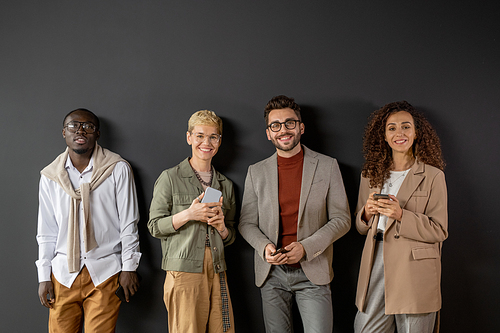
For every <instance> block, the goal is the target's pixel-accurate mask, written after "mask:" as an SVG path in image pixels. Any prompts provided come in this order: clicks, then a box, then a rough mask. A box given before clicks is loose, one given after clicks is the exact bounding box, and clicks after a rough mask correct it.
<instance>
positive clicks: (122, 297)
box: [115, 272, 142, 303]
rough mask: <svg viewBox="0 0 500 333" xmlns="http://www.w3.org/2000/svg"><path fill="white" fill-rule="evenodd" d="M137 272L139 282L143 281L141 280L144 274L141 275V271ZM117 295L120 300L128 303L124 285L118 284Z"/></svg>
mask: <svg viewBox="0 0 500 333" xmlns="http://www.w3.org/2000/svg"><path fill="white" fill-rule="evenodd" d="M136 274H137V278H138V279H139V282H141V280H142V276H141V275H140V274H139V273H137V272H136ZM115 295H116V297H118V298H119V299H120V301H122V302H123V303H126V302H127V300H126V299H125V292H124V291H123V287H122V286H120V285H119V286H118V288H117V289H116V291H115Z"/></svg>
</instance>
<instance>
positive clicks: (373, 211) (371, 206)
mask: <svg viewBox="0 0 500 333" xmlns="http://www.w3.org/2000/svg"><path fill="white" fill-rule="evenodd" d="M375 193H377V192H372V193H370V195H369V196H368V199H367V200H366V203H365V209H364V213H363V218H362V220H363V221H365V222H368V221H370V219H371V218H372V216H373V215H377V214H378V213H379V211H378V209H379V205H378V200H375V199H373V195H374V194H375Z"/></svg>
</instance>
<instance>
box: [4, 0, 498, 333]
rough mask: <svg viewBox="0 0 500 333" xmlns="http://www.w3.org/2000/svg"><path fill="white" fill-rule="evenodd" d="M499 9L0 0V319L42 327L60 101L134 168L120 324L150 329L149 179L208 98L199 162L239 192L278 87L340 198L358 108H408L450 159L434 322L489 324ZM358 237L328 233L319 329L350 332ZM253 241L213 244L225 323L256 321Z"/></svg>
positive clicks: (353, 155)
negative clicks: (222, 248) (328, 162)
mask: <svg viewBox="0 0 500 333" xmlns="http://www.w3.org/2000/svg"><path fill="white" fill-rule="evenodd" d="M499 14H500V13H499V11H498V5H497V1H480V2H477V1H476V2H474V3H472V2H470V4H467V3H464V2H463V1H461V2H459V1H439V0H438V1H432V2H431V1H425V2H423V1H414V2H410V1H395V0H384V1H346V2H340V1H277V0H273V1H269V0H267V1H246V2H244V1H152V0H145V1H131V0H120V1H84V2H73V1H34V0H29V1H9V0H4V1H2V3H1V4H0V112H1V118H0V151H1V152H2V155H3V156H2V160H1V172H0V177H1V184H2V191H1V192H0V205H1V216H2V218H1V228H2V232H0V252H1V258H2V259H1V260H2V261H1V270H2V273H1V283H0V285H1V295H2V298H3V302H2V306H1V309H2V310H1V311H0V322H1V323H2V331H5V332H44V331H46V325H47V317H48V311H47V310H46V309H45V308H43V307H42V306H41V305H40V304H39V301H38V299H37V276H36V268H35V265H34V261H35V260H36V259H37V244H36V241H35V234H36V217H37V205H38V197H37V191H38V180H39V170H41V169H42V168H43V167H44V166H45V165H47V164H48V163H49V162H51V161H52V160H53V159H54V158H55V156H56V155H57V154H59V153H60V152H62V151H63V149H64V148H65V144H64V140H63V139H62V137H61V127H62V126H61V122H62V118H63V116H64V115H65V114H66V113H67V112H68V111H70V110H73V109H75V108H77V107H85V108H89V109H91V110H93V111H94V112H95V113H97V114H98V115H99V116H101V118H102V122H103V126H102V131H101V132H102V136H101V140H100V143H101V145H103V146H104V147H107V148H109V149H111V150H113V151H116V152H118V153H120V154H121V155H122V156H123V157H125V158H126V159H128V160H129V161H130V162H131V164H132V165H133V167H134V171H135V175H136V179H137V190H138V194H139V197H140V208H141V216H142V218H141V221H140V232H141V244H142V252H143V254H144V256H143V259H142V261H141V265H140V268H139V271H140V272H141V274H142V275H143V286H142V288H141V291H140V293H139V294H138V295H137V296H136V297H134V300H133V302H131V303H130V304H126V305H124V306H123V307H122V310H121V314H120V319H119V323H118V332H161V331H166V311H165V309H164V306H163V303H162V285H163V279H164V273H163V272H162V271H161V269H160V268H159V266H160V257H161V254H160V244H159V241H158V240H156V239H154V238H152V237H151V236H149V233H148V231H147V228H146V223H147V215H148V206H149V202H150V200H151V196H152V188H153V183H154V181H155V179H156V178H157V177H158V175H159V174H160V172H161V171H162V170H163V169H165V168H168V167H171V166H173V165H175V164H177V163H178V162H179V161H181V160H182V159H183V158H185V157H186V156H187V155H188V154H189V153H190V149H189V146H188V145H187V144H186V143H185V131H186V122H187V119H188V117H189V115H190V114H192V113H193V112H194V111H197V110H199V109H207V108H208V109H212V110H215V111H216V112H217V113H218V114H219V115H220V116H221V117H222V118H223V120H224V125H225V132H224V139H223V146H222V149H221V150H220V152H219V154H218V155H217V156H216V158H215V160H214V164H215V166H216V167H217V168H218V169H219V170H220V171H222V172H223V173H225V174H226V175H227V176H228V177H230V178H231V179H232V180H233V181H234V183H235V185H236V190H237V195H238V198H239V200H241V196H242V192H243V184H244V177H245V174H246V169H247V167H248V165H249V164H251V163H254V162H256V161H259V160H261V159H263V158H265V157H267V156H269V155H270V154H271V153H272V152H273V147H272V145H271V144H270V143H269V142H268V141H267V140H266V137H265V134H264V126H263V119H262V112H263V107H264V105H265V103H266V102H267V101H268V100H269V99H270V98H271V97H272V96H274V95H277V94H287V95H289V96H293V97H295V98H296V100H297V102H298V103H299V104H301V105H302V106H303V108H304V110H305V111H304V119H305V125H306V130H305V136H304V137H303V142H304V143H305V144H306V145H308V146H309V147H310V148H312V149H315V150H317V151H319V152H321V153H324V154H327V155H330V156H334V157H336V158H337V159H338V160H339V162H340V165H341V168H342V173H343V177H344V182H345V185H346V190H347V192H348V195H349V199H350V203H351V207H352V208H354V205H355V204H356V198H357V187H358V184H359V173H360V167H361V164H362V161H363V159H362V155H361V142H362V133H363V128H364V125H365V123H366V118H367V116H368V115H369V113H370V112H371V111H373V110H375V109H377V108H378V107H380V106H382V105H384V104H386V103H388V102H392V101H395V100H402V99H406V100H408V101H409V102H410V103H412V104H413V105H415V106H416V107H417V108H420V109H421V110H422V111H424V113H425V114H426V115H427V116H428V118H429V119H430V120H431V122H432V123H433V124H434V126H435V127H436V128H437V130H438V134H439V135H440V137H441V139H442V143H443V149H444V153H445V157H446V160H447V163H448V167H447V169H446V175H447V182H448V187H449V211H450V214H449V231H450V238H449V240H447V241H446V242H445V243H444V256H443V283H442V284H443V310H442V332H445V333H446V332H473V331H474V332H494V331H496V330H497V329H498V326H499V324H500V321H499V319H498V316H497V315H496V312H497V311H496V310H498V299H499V298H500V293H499V288H498V281H499V280H500V264H499V262H500V251H499V246H498V240H497V235H498V234H499V232H500V223H498V221H497V220H496V217H497V216H496V215H498V214H497V207H498V200H497V199H496V198H497V195H496V194H497V191H496V190H497V189H498V184H499V176H498V172H497V169H498V165H499V163H500V161H499V154H498V144H499V143H500V140H499V139H498V127H499V124H500V116H499V114H498V112H497V108H498V105H500V94H499V93H500V89H499V88H500V79H499V77H500V47H499V45H498V43H499V31H500V24H499V20H498V17H499ZM362 246H363V237H362V236H360V235H358V234H357V232H356V231H355V230H351V231H350V232H349V234H348V235H347V236H345V237H344V238H342V239H341V240H340V241H338V242H337V243H336V244H335V261H334V270H335V272H336V277H335V279H334V281H333V283H332V290H333V297H334V307H335V310H334V311H335V332H339V333H340V332H352V322H353V318H354V314H355V307H354V295H355V286H356V281H357V270H358V267H359V259H360V253H361V249H362ZM252 255H253V254H252V249H251V248H250V247H249V246H248V245H247V244H246V243H245V241H244V240H243V239H242V238H241V237H240V238H239V239H238V240H237V242H236V244H234V245H233V246H231V247H229V248H227V256H228V265H229V273H228V274H229V283H230V291H231V294H232V298H233V304H234V310H235V315H236V324H237V328H238V332H252V333H254V332H262V331H263V324H262V317H261V306H260V294H259V290H258V288H256V287H255V286H254V284H253V281H254V278H253V264H252Z"/></svg>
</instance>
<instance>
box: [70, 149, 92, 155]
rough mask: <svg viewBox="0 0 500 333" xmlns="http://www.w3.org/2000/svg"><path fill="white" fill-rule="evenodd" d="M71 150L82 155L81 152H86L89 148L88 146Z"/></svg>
mask: <svg viewBox="0 0 500 333" xmlns="http://www.w3.org/2000/svg"><path fill="white" fill-rule="evenodd" d="M73 151H74V152H75V153H77V154H78V155H83V154H85V153H87V152H88V151H89V149H88V148H82V149H73Z"/></svg>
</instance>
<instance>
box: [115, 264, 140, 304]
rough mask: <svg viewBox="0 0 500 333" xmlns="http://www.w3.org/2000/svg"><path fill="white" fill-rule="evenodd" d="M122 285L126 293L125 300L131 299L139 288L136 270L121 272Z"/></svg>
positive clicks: (120, 280)
mask: <svg viewBox="0 0 500 333" xmlns="http://www.w3.org/2000/svg"><path fill="white" fill-rule="evenodd" d="M118 280H119V283H120V286H122V288H123V293H124V294H125V300H126V301H127V302H129V301H130V297H132V296H134V294H135V293H136V292H137V290H138V289H139V277H138V276H137V273H136V272H124V271H122V272H121V273H120V277H119V279H118Z"/></svg>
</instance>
